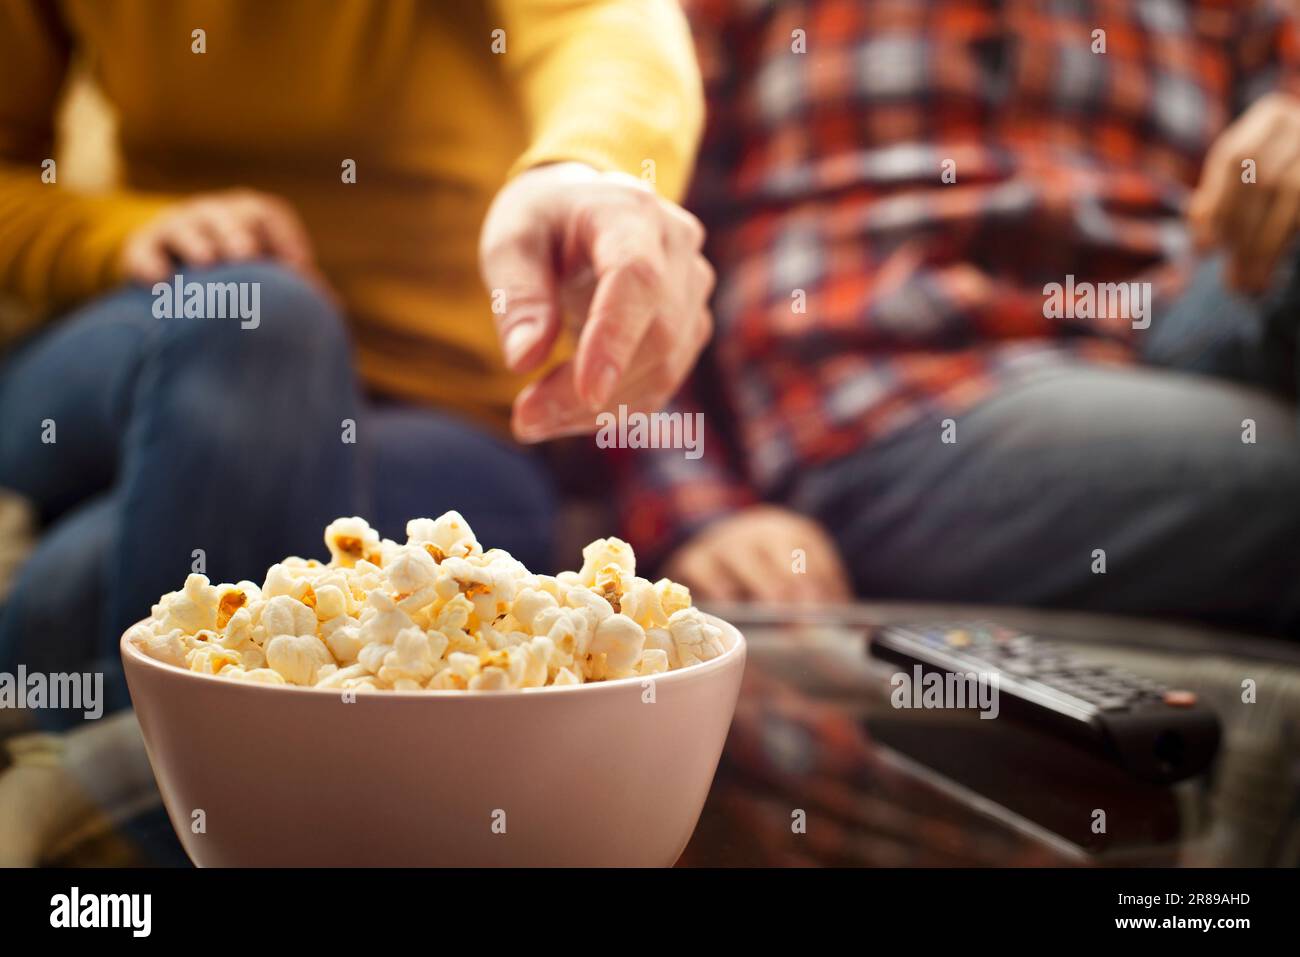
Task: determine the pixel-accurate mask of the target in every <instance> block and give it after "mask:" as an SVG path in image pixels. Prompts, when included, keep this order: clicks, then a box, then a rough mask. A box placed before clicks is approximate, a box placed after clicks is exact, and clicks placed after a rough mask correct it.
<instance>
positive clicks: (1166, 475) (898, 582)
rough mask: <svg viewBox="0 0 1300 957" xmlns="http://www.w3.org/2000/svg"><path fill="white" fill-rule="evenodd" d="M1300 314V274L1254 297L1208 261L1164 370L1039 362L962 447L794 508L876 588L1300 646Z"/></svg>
mask: <svg viewBox="0 0 1300 957" xmlns="http://www.w3.org/2000/svg"><path fill="white" fill-rule="evenodd" d="M1297 322H1300V294H1298V293H1297V284H1296V282H1295V281H1294V280H1288V281H1287V282H1284V283H1283V284H1282V285H1281V286H1280V287H1279V289H1278V290H1277V291H1275V293H1274V294H1273V295H1271V296H1270V297H1268V298H1266V299H1263V300H1259V301H1255V300H1247V299H1244V298H1241V297H1239V296H1236V295H1234V294H1232V293H1231V292H1229V291H1228V290H1227V289H1226V288H1225V287H1224V284H1223V282H1222V273H1221V267H1220V264H1219V263H1218V262H1217V261H1210V262H1207V263H1205V264H1204V265H1203V266H1202V267H1201V268H1200V270H1199V272H1198V274H1197V275H1196V278H1195V281H1194V283H1193V284H1192V287H1191V289H1190V290H1188V292H1187V293H1186V294H1185V295H1184V296H1183V297H1182V298H1181V299H1180V300H1179V301H1178V302H1175V303H1172V304H1171V305H1170V307H1169V308H1167V309H1164V310H1158V311H1157V312H1156V313H1155V315H1154V316H1153V320H1152V326H1151V328H1150V330H1149V331H1148V332H1147V333H1146V338H1145V340H1144V349H1145V354H1144V358H1145V360H1146V362H1147V364H1146V365H1138V366H1134V367H1131V368H1119V367H1111V366H1100V365H1095V364H1089V363H1086V362H1080V361H1073V362H1071V361H1063V362H1058V363H1048V364H1044V365H1042V366H1040V367H1037V368H1026V369H1025V370H1024V371H1023V372H1022V373H1021V374H1019V375H1017V376H1014V377H1011V378H1009V379H1008V380H1007V381H1006V382H1005V384H1004V386H1003V387H1002V388H1001V390H1000V392H999V393H998V394H996V395H995V396H994V397H992V398H991V399H989V400H987V401H985V402H983V403H982V404H980V405H978V406H977V407H975V408H974V409H972V410H971V411H970V412H968V413H967V414H966V415H964V416H962V417H961V418H960V419H959V420H958V421H957V426H956V437H957V440H956V442H955V443H952V444H945V443H944V442H942V441H941V440H940V434H941V430H942V426H941V424H940V422H939V421H937V420H936V421H934V422H922V423H920V424H918V425H916V426H914V427H911V428H909V429H906V430H904V431H902V432H900V433H897V434H894V435H892V436H890V437H888V438H886V439H884V440H882V441H879V442H875V443H870V444H867V445H865V446H864V447H863V448H862V449H861V450H859V451H858V452H857V453H856V454H853V455H850V456H847V457H846V458H843V459H841V460H839V461H836V462H833V463H830V464H828V465H826V466H824V467H822V468H820V469H817V470H815V471H813V472H811V473H809V474H807V475H805V476H803V477H802V478H801V479H800V481H799V482H798V483H797V484H796V486H795V488H794V489H793V490H792V492H791V495H790V500H791V502H792V503H793V504H794V505H795V506H796V507H798V508H800V509H802V510H804V511H806V512H808V513H810V514H812V515H814V516H815V517H817V518H818V519H820V520H821V521H822V522H823V523H824V524H825V525H826V527H827V528H828V529H830V530H831V531H832V534H834V535H835V537H836V539H837V541H838V544H839V546H840V549H841V551H842V553H843V554H844V555H845V557H846V560H847V561H848V563H849V566H850V570H851V573H852V575H853V578H854V581H855V587H856V589H857V591H858V593H859V594H861V595H864V596H870V597H875V598H893V599H902V600H914V601H953V602H973V603H992V604H1000V603H1005V604H1018V605H1038V606H1055V607H1062V608H1072V609H1079V610H1092V611H1106V612H1116V613H1126V614H1145V615H1159V616H1167V617H1180V618H1188V619H1194V620H1199V621H1204V622H1209V623H1212V624H1217V625H1222V626H1230V627H1237V628H1245V629H1251V630H1256V631H1262V632H1267V633H1274V634H1283V635H1289V636H1292V637H1297V636H1300V433H1298V430H1297V427H1296V407H1295V368H1296V366H1295V363H1296V358H1297V353H1296V347H1295V330H1296V325H1297ZM1246 420H1251V421H1252V422H1253V423H1254V442H1249V441H1245V440H1243V436H1248V435H1249V427H1248V425H1247V424H1246ZM1103 563H1104V564H1103ZM1103 569H1104V570H1103Z"/></svg>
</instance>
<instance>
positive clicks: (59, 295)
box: [0, 0, 702, 422]
mask: <svg viewBox="0 0 1300 957" xmlns="http://www.w3.org/2000/svg"><path fill="white" fill-rule="evenodd" d="M200 29H201V30H203V31H204V35H203V41H204V43H205V44H206V52H203V53H196V52H193V47H194V46H195V44H196V40H195V38H194V31H195V30H200ZM497 31H504V32H497ZM502 42H504V51H503V52H496V51H494V46H495V47H496V49H497V50H498V51H499V50H500V48H501V43H502ZM74 55H84V56H85V57H86V59H87V62H88V63H89V65H90V66H91V68H92V70H93V71H94V75H95V77H96V80H97V82H98V84H99V85H100V87H101V88H102V89H103V91H104V93H105V94H106V96H107V98H108V100H109V101H110V102H111V103H112V104H113V106H114V108H115V110H116V112H117V119H118V130H119V139H120V146H121V151H122V160H123V179H124V182H123V184H122V188H121V189H120V190H119V191H117V192H114V193H112V194H109V195H105V196H87V195H78V194H75V193H73V192H71V191H70V190H67V189H64V188H63V187H61V186H59V185H57V184H55V185H50V184H47V183H43V182H42V175H41V174H42V165H41V164H42V161H43V160H45V159H46V158H47V157H50V156H52V155H53V146H52V140H53V118H54V114H55V110H56V105H57V101H58V97H59V95H60V92H61V89H62V85H63V81H64V78H65V75H66V72H67V69H68V65H69V61H70V59H71V57H72V56H74ZM701 113H702V103H701V99H700V92H699V78H698V76H697V73H696V68H695V63H694V59H693V56H692V52H691V46H690V39H689V36H688V33H687V29H686V26H685V22H684V20H683V18H682V16H681V14H680V12H679V11H678V9H677V7H676V5H675V4H673V3H671V2H668V0H607V2H583V0H501V2H496V3H489V2H483V0H112V2H104V0H57V2H56V0H4V2H3V3H0V294H8V295H14V296H17V297H18V298H19V299H21V300H23V301H26V302H27V303H29V304H32V305H34V306H35V307H37V309H38V310H39V312H40V313H41V314H42V315H52V314H55V313H57V311H59V310H61V309H64V308H66V307H67V306H68V305H70V304H72V303H75V302H76V301H78V300H81V299H85V298H86V297H88V296H92V295H94V294H96V293H99V292H102V291H104V290H106V289H108V288H110V287H112V286H113V285H115V284H117V283H118V282H120V281H121V279H120V275H119V274H118V268H117V259H118V252H119V250H120V248H121V244H122V242H123V239H124V238H125V237H126V235H127V234H128V233H130V232H131V231H132V230H133V229H134V228H135V227H137V226H138V225H139V224H141V223H142V222H143V221H145V220H146V219H148V218H149V217H151V216H153V215H154V214H155V213H156V212H157V211H158V210H159V209H160V207H161V206H162V205H163V204H165V203H166V202H168V201H170V200H171V199H173V198H175V197H176V196H180V195H184V194H189V193H195V192H199V191H205V190H216V189H225V188H229V187H234V186H246V187H250V188H253V189H259V190H265V191H267V192H271V193H276V194H278V195H280V196H283V197H285V198H286V199H288V200H289V201H290V202H292V203H293V204H294V206H295V207H296V208H297V210H298V212H299V214H300V215H301V216H302V218H303V221H304V222H305V223H306V225H307V228H308V230H309V232H310V234H311V237H312V240H313V242H314V244H315V248H316V253H317V257H318V261H319V263H320V265H321V268H322V269H323V271H324V272H325V274H326V276H327V277H328V279H329V280H330V282H331V284H332V285H333V286H334V288H335V289H336V290H337V291H338V292H339V293H340V295H341V297H342V299H343V301H344V303H345V304H346V307H347V310H348V314H349V319H350V322H351V323H352V328H353V335H354V339H355V341H356V345H357V352H358V361H359V364H360V369H361V374H362V376H363V378H364V380H365V381H366V382H367V383H368V384H369V385H371V386H372V387H374V388H375V389H377V390H379V391H382V392H386V393H389V394H394V395H399V396H403V397H409V398H417V399H423V400H428V401H432V402H434V403H437V404H440V405H445V406H451V407H455V408H459V409H461V410H463V411H466V412H469V413H471V414H474V415H476V416H479V417H483V418H487V419H490V420H495V421H497V422H502V421H504V420H505V416H506V413H507V410H508V407H509V403H510V401H511V400H512V399H513V397H514V395H515V394H516V392H517V391H518V388H519V386H520V385H521V382H520V381H519V380H517V379H516V378H515V377H513V376H512V375H510V374H509V373H507V372H506V371H505V369H504V367H503V365H502V363H501V359H500V353H499V349H498V347H497V343H496V337H495V333H494V330H493V325H492V316H491V310H490V303H489V300H488V298H487V294H486V292H485V291H484V290H483V288H482V286H481V283H480V280H479V278H478V268H477V262H476V249H477V242H478V231H479V226H480V224H481V223H482V220H483V217H484V214H485V213H486V210H487V206H488V203H489V202H490V200H491V198H492V196H493V194H494V193H495V192H496V190H497V189H498V188H500V186H501V185H502V183H503V182H504V181H505V180H506V179H507V178H508V176H509V174H510V173H511V172H512V171H513V170H519V169H522V168H525V167H527V166H531V165H536V164H538V163H544V162H550V161H556V160H578V161H582V162H586V163H589V164H591V165H593V166H596V167H598V168H601V169H614V170H623V171H626V172H629V173H632V174H634V175H641V173H642V170H643V164H644V162H645V161H646V160H652V161H653V163H654V168H655V172H656V180H657V184H658V188H659V190H660V191H661V192H662V193H663V194H664V195H667V196H669V197H676V196H678V195H679V194H680V193H681V191H682V190H683V188H684V186H685V180H686V177H687V175H688V173H689V169H690V164H691V161H692V158H693V151H694V147H695V144H696V140H697V136H698V131H699V126H700V123H701ZM346 160H353V161H355V163H356V182H355V184H348V183H345V182H344V181H343V179H344V177H343V166H344V163H345V161H346Z"/></svg>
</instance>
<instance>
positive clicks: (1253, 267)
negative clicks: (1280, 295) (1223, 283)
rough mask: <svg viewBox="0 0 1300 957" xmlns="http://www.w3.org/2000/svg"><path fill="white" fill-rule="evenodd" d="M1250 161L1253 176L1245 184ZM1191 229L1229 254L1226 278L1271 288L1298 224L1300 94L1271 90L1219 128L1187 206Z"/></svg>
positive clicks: (1243, 286) (1238, 284) (1248, 288)
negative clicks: (1244, 179)
mask: <svg viewBox="0 0 1300 957" xmlns="http://www.w3.org/2000/svg"><path fill="white" fill-rule="evenodd" d="M1247 160H1252V161H1253V162H1254V165H1255V178H1256V179H1255V182H1253V183H1251V182H1243V180H1242V173H1243V164H1244V163H1245V162H1246V161H1247ZM1188 215H1189V218H1190V220H1191V225H1192V231H1193V235H1194V237H1195V238H1196V241H1197V243H1198V244H1199V245H1200V246H1201V247H1203V248H1205V247H1210V246H1218V247H1220V248H1221V249H1223V250H1224V251H1225V252H1226V253H1227V255H1228V271H1227V279H1228V282H1229V283H1230V284H1231V285H1232V286H1234V287H1235V288H1237V289H1239V290H1241V291H1243V292H1252V293H1257V292H1262V291H1264V290H1265V289H1266V288H1267V287H1268V283H1269V280H1270V279H1271V278H1272V277H1273V273H1274V270H1275V269H1276V268H1277V265H1278V261H1279V260H1280V259H1281V257H1282V254H1283V253H1284V252H1285V251H1286V250H1287V248H1288V247H1289V245H1290V243H1291V240H1292V239H1293V238H1294V237H1295V235H1296V233H1297V231H1298V230H1300V99H1297V98H1296V97H1294V96H1290V95H1288V94H1285V93H1270V94H1269V95H1267V96H1264V97H1262V98H1260V99H1259V100H1257V101H1256V102H1255V103H1254V104H1252V105H1251V107H1250V108H1249V109H1248V110H1246V112H1245V113H1243V114H1242V115H1241V116H1240V117H1238V118H1237V119H1236V120H1234V121H1233V122H1232V123H1231V124H1229V126H1228V127H1227V128H1226V129H1225V130H1224V131H1223V132H1222V133H1220V134H1219V136H1218V138H1217V139H1216V140H1215V141H1214V143H1213V145H1212V146H1211V147H1210V151H1209V153H1208V155H1207V156H1206V158H1205V165H1204V167H1203V169H1202V172H1201V182H1200V184H1199V185H1198V186H1197V188H1196V192H1195V193H1194V194H1193V196H1192V201H1191V206H1190V208H1189V210H1188Z"/></svg>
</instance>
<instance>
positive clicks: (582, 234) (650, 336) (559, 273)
mask: <svg viewBox="0 0 1300 957" xmlns="http://www.w3.org/2000/svg"><path fill="white" fill-rule="evenodd" d="M703 241H704V229H703V227H702V226H701V225H700V223H699V221H698V220H697V219H696V218H695V217H694V216H692V215H691V214H690V213H688V212H686V211H685V210H684V209H682V208H681V207H680V206H677V205H676V204H674V203H671V202H668V201H667V200H665V199H661V198H659V197H657V196H656V195H655V194H654V193H653V192H651V191H650V190H649V189H647V188H645V187H644V186H643V185H642V184H641V183H639V182H638V181H637V180H635V179H633V178H632V177H630V176H627V175H625V174H617V173H600V172H597V171H596V170H594V169H591V168H590V167H587V166H584V165H582V164H579V163H560V164H555V165H551V166H542V167H538V168H536V169H532V170H528V171H527V172H524V173H522V174H520V175H519V176H517V177H516V178H515V179H513V180H511V181H510V183H509V184H507V185H506V186H505V188H503V189H502V190H501V192H500V193H498V194H497V197H496V199H495V200H494V201H493V203H492V208H491V210H489V212H488V216H487V220H486V221H485V223H484V225H483V233H482V237H481V240H480V243H479V260H480V266H481V269H482V273H483V278H484V281H485V282H486V283H487V286H488V290H489V291H490V292H491V293H492V294H493V296H494V299H499V300H500V301H501V303H502V305H503V306H504V309H503V310H502V311H500V313H499V314H497V316H496V320H497V333H498V335H499V336H500V339H501V348H502V351H503V353H504V355H505V361H506V365H507V366H508V367H509V368H510V369H511V370H513V371H515V372H529V371H532V370H533V369H536V368H538V367H539V366H540V365H541V364H542V363H543V362H544V360H545V359H546V357H547V355H548V354H549V353H550V352H551V349H552V347H553V346H554V344H555V341H556V338H557V337H558V336H559V333H560V328H561V323H562V321H563V311H568V312H569V313H570V314H571V315H573V316H574V318H575V319H576V320H577V321H578V322H579V323H580V325H581V332H580V333H579V338H578V347H577V352H576V354H575V356H574V358H573V359H572V360H571V361H569V362H565V363H563V364H561V365H560V366H557V367H556V368H555V369H554V370H552V371H551V372H550V373H549V374H548V375H547V376H546V377H545V378H544V379H542V380H540V381H538V382H535V383H533V384H532V385H530V386H528V387H527V388H525V389H524V390H523V391H522V392H521V393H520V394H519V396H518V397H517V398H516V399H515V404H514V416H513V423H512V425H513V428H514V432H515V435H516V436H518V437H519V438H520V439H523V440H525V441H541V440H543V439H550V438H557V437H559V436H563V435H576V434H581V433H584V432H593V431H595V429H596V415H597V413H598V412H600V411H601V410H605V409H610V408H613V407H615V406H617V405H620V404H624V405H627V406H628V407H629V409H631V410H641V411H647V412H648V411H654V410H657V409H659V408H661V407H662V406H663V405H664V404H665V403H666V402H667V401H668V399H670V398H671V397H672V395H673V393H675V392H676V391H677V388H678V386H679V385H681V383H682V381H683V380H684V379H685V377H686V375H687V373H688V372H689V371H690V369H691V366H692V365H694V363H695V359H696V357H697V356H698V355H699V353H700V350H701V349H702V348H703V347H704V344H705V343H706V342H707V341H708V339H709V335H710V334H711V332H712V327H713V323H712V319H711V317H710V315H709V310H708V299H709V294H710V293H711V292H712V290H713V270H712V269H711V268H710V266H709V264H708V263H707V262H706V261H705V259H704V257H703V256H702V255H701V254H700V247H701V245H702V244H703Z"/></svg>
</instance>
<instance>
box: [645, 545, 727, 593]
mask: <svg viewBox="0 0 1300 957" xmlns="http://www.w3.org/2000/svg"><path fill="white" fill-rule="evenodd" d="M664 573H665V574H666V575H667V576H668V577H669V578H671V579H672V580H673V581H676V582H680V583H681V584H683V585H685V586H686V587H687V588H689V589H690V590H691V597H692V599H694V600H696V601H743V600H744V599H745V597H746V595H745V591H744V589H743V588H742V586H741V583H740V582H739V581H737V580H736V578H735V576H734V575H733V574H732V573H731V570H730V569H729V568H727V566H726V565H725V564H724V563H723V561H722V560H721V556H720V554H719V551H718V550H715V549H712V548H688V549H685V550H683V551H682V553H681V554H680V557H677V556H674V559H673V560H670V561H669V562H668V564H667V565H665V567H664Z"/></svg>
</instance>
